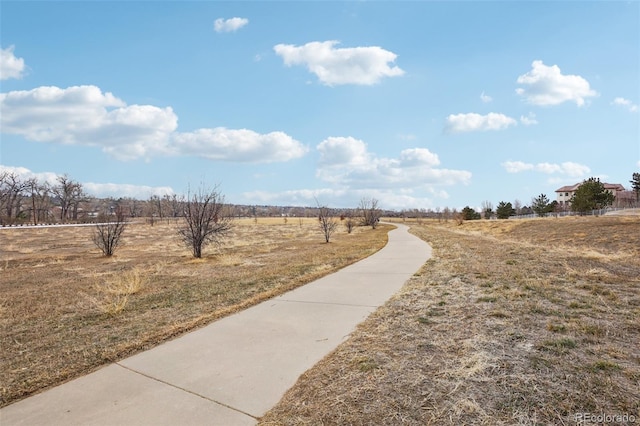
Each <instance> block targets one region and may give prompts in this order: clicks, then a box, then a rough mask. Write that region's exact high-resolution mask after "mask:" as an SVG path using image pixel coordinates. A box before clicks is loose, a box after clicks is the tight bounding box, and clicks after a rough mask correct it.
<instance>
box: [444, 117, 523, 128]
mask: <svg viewBox="0 0 640 426" xmlns="http://www.w3.org/2000/svg"><path fill="white" fill-rule="evenodd" d="M517 124H518V122H517V121H516V120H514V119H513V118H511V117H507V116H506V115H504V114H498V113H495V112H490V113H489V114H487V115H480V114H476V113H473V112H472V113H468V114H451V115H449V116H448V117H447V119H446V122H445V127H444V131H445V132H446V133H463V132H477V131H486V130H503V129H506V128H508V127H510V126H515V125H517Z"/></svg>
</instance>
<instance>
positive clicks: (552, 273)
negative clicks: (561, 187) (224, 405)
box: [261, 216, 640, 425]
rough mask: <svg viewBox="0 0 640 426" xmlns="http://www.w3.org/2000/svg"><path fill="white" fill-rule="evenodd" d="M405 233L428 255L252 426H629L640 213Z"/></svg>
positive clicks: (638, 355)
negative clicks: (421, 242)
mask: <svg viewBox="0 0 640 426" xmlns="http://www.w3.org/2000/svg"><path fill="white" fill-rule="evenodd" d="M412 232H413V233H414V234H416V235H418V236H419V237H420V238H422V239H424V240H425V241H427V242H429V243H430V244H431V245H432V247H433V248H434V257H433V258H432V259H431V260H429V261H428V262H427V263H426V264H425V266H424V267H423V268H422V269H421V271H420V272H419V273H417V274H416V275H415V276H414V277H413V278H412V279H411V280H410V281H409V282H408V283H407V284H406V285H405V287H404V288H403V290H402V291H401V292H400V293H399V294H397V295H396V296H394V297H393V298H392V299H391V300H390V301H389V302H388V303H387V304H386V305H385V306H383V307H382V308H381V309H379V310H378V311H376V312H375V313H374V314H373V315H372V316H371V317H369V319H367V320H366V321H365V322H364V323H363V324H361V325H360V326H359V327H358V328H357V330H356V331H355V332H354V333H353V334H352V336H351V338H350V339H349V340H348V341H347V342H345V343H344V344H343V345H341V346H340V347H338V348H337V349H336V350H335V351H334V352H333V353H332V354H330V355H329V356H327V357H326V358H325V359H324V360H323V361H321V362H320V363H319V364H317V365H316V366H315V367H314V368H313V369H311V370H309V371H308V372H306V373H305V374H304V375H303V376H301V378H300V379H299V381H298V383H297V384H296V385H295V386H294V387H293V388H292V389H291V390H289V391H288V392H287V394H286V395H285V396H284V398H283V399H282V400H281V402H280V403H279V404H278V405H277V406H276V407H274V408H273V409H272V410H271V411H270V412H269V413H267V415H266V416H264V417H263V418H262V419H261V424H262V425H306V424H308V425H329V424H331V425H334V424H335V425H338V424H340V425H342V424H349V425H382V424H385V425H395V424H407V425H443V424H444V425H463V424H475V425H514V424H520V425H575V424H596V423H597V420H598V418H597V417H596V416H601V415H606V416H609V417H602V419H605V421H602V420H601V421H600V422H599V423H597V424H632V423H633V424H637V423H640V217H637V216H636V217H621V216H620V217H606V216H605V217H570V218H562V219H551V218H549V219H533V220H521V221H518V220H508V221H471V222H465V223H464V224H463V225H461V226H456V224H455V223H454V222H453V221H450V222H449V223H444V222H443V223H439V222H428V221H423V222H422V223H421V224H413V225H412ZM586 413H588V414H586ZM582 414H584V415H583V417H582V419H583V420H584V419H592V420H593V419H595V420H593V421H588V422H584V423H580V422H579V420H580V415H582ZM586 416H591V417H588V418H587V417H586ZM625 416H626V417H625Z"/></svg>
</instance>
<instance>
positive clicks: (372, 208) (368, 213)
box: [359, 198, 382, 229]
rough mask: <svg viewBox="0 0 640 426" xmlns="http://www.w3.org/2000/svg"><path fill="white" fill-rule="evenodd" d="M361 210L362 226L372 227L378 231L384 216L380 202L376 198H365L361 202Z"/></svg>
mask: <svg viewBox="0 0 640 426" xmlns="http://www.w3.org/2000/svg"><path fill="white" fill-rule="evenodd" d="M359 210H360V222H361V224H362V226H370V227H371V228H373V229H376V226H378V222H379V221H380V217H381V216H382V210H380V209H379V208H378V200H376V199H375V198H363V199H362V200H360V206H359Z"/></svg>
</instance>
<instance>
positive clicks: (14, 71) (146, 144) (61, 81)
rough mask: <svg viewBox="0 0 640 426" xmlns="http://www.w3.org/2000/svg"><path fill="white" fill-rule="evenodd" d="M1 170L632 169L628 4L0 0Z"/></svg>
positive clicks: (157, 181)
mask: <svg viewBox="0 0 640 426" xmlns="http://www.w3.org/2000/svg"><path fill="white" fill-rule="evenodd" d="M0 16H1V30H0V31H1V33H0V35H1V38H0V47H1V48H2V56H1V57H0V66H1V67H0V71H1V73H0V78H1V80H0V85H1V87H0V108H1V110H0V112H1V114H2V115H1V119H0V126H1V127H0V131H1V138H2V139H1V147H0V165H1V166H0V167H2V168H3V169H4V170H10V171H15V172H19V173H22V174H24V175H25V176H33V175H35V176H38V177H40V178H41V179H43V180H46V179H49V180H52V179H55V175H58V174H65V173H66V174H68V175H69V176H70V177H71V178H73V179H75V180H77V181H80V182H82V183H83V184H84V187H85V190H86V191H87V192H89V193H91V194H93V195H97V196H115V197H119V196H135V197H138V198H143V199H146V198H148V197H149V196H150V195H153V194H160V195H161V194H163V193H179V194H181V193H185V192H186V191H187V189H188V187H189V185H191V186H192V187H193V186H197V185H198V184H199V183H200V182H206V183H207V184H209V185H216V184H217V185H219V189H220V190H221V191H222V193H223V194H224V195H225V196H226V200H227V201H228V202H231V203H236V204H272V205H315V203H316V201H315V199H317V200H318V201H319V202H321V203H322V204H326V205H329V206H331V207H355V206H356V205H357V204H358V203H359V200H360V199H362V198H363V197H367V198H371V197H373V198H377V199H378V200H380V205H381V207H383V208H389V209H398V210H399V209H404V208H425V209H429V208H432V209H433V208H437V207H441V208H444V207H451V208H462V207H464V206H466V205H469V206H472V207H477V208H479V207H480V205H481V203H482V202H483V201H490V202H491V203H493V204H494V205H497V204H498V203H499V202H500V201H511V202H514V201H515V200H516V199H518V200H520V201H521V202H522V203H523V204H524V205H527V204H529V203H530V201H531V198H532V197H535V196H537V195H539V194H540V193H545V194H547V195H548V196H549V198H551V199H555V193H554V190H555V189H557V188H559V187H561V186H564V185H570V184H574V183H577V182H580V181H582V180H584V179H586V178H589V177H591V176H597V177H600V178H601V179H602V180H604V181H606V182H610V183H621V184H623V185H625V186H626V187H628V186H629V184H628V181H629V180H630V179H631V176H632V173H634V172H637V171H638V170H640V112H639V111H638V105H639V103H640V3H639V2H637V1H630V2H614V1H600V2H595V1H585V2H578V1H572V2H540V1H536V2H515V1H503V2H457V1H452V2H444V1H443V2H419V1H413V2H398V1H396V2H391V1H373V2H360V1H359V2H320V1H317V2H286V1H279V2H272V1H261V2H211V1H199V2H177V1H175V2H170V1H154V2H151V1H148V2H108V1H102V2H56V1H51V2H31V1H30V2H18V1H15V2H14V1H4V0H3V1H1V2H0Z"/></svg>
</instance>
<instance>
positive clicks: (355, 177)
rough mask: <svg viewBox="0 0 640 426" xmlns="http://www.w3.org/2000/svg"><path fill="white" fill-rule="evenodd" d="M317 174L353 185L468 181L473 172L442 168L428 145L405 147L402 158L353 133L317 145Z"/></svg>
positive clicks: (374, 186) (420, 185)
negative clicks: (370, 146) (375, 149)
mask: <svg viewBox="0 0 640 426" xmlns="http://www.w3.org/2000/svg"><path fill="white" fill-rule="evenodd" d="M317 149H318V151H319V152H320V161H319V166H318V169H317V171H316V176H317V177H318V178H320V179H322V180H323V181H325V182H328V183H332V184H335V185H338V186H340V187H341V188H350V189H369V190H371V189H384V188H405V189H406V188H425V187H431V186H434V185H455V184H460V183H462V184H467V183H469V181H470V180H471V173H470V172H468V171H464V170H449V169H443V168H438V167H437V166H439V165H440V160H439V158H438V156H437V155H436V154H434V153H432V152H430V151H429V150H428V149H426V148H412V149H405V150H403V151H402V152H400V156H399V157H398V158H384V157H377V156H375V155H374V154H372V153H370V152H368V150H367V146H366V144H365V143H364V142H363V141H361V140H359V139H355V138H352V137H331V138H328V139H326V140H324V141H322V142H321V143H320V144H319V145H318V146H317Z"/></svg>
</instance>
